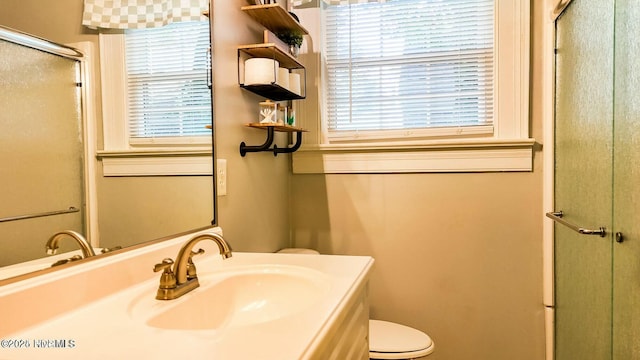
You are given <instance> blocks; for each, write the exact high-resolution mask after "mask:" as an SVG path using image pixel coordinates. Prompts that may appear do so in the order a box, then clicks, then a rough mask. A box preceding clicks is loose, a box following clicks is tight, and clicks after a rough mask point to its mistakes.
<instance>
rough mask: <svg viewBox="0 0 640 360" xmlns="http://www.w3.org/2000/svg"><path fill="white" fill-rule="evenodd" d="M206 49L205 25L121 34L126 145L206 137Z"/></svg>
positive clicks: (208, 100)
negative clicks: (125, 87)
mask: <svg viewBox="0 0 640 360" xmlns="http://www.w3.org/2000/svg"><path fill="white" fill-rule="evenodd" d="M209 43H210V42H209V23H208V22H207V21H201V22H177V23H173V24H170V25H167V26H163V27H159V28H150V29H137V30H127V31H126V35H125V54H126V76H127V90H126V91H127V99H128V118H129V137H130V142H133V143H135V142H140V143H145V140H146V142H156V140H154V139H158V138H160V139H167V138H172V137H173V138H175V137H179V138H183V139H184V137H194V136H210V135H211V130H209V129H207V128H206V127H205V126H206V125H210V124H211V93H210V90H209V87H208V84H207V79H208V75H207V74H208V64H209V59H208V49H209Z"/></svg>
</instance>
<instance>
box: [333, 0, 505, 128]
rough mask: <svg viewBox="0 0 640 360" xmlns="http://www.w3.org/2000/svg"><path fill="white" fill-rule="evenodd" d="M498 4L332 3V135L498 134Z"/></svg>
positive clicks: (424, 0) (477, 0)
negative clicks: (386, 132) (449, 130)
mask: <svg viewBox="0 0 640 360" xmlns="http://www.w3.org/2000/svg"><path fill="white" fill-rule="evenodd" d="M493 9H494V1H493V0H386V1H376V2H364V3H362V2H361V3H358V2H357V1H341V2H339V3H338V4H337V5H327V6H326V8H325V10H324V11H323V14H324V19H323V23H324V27H323V29H324V35H323V36H324V39H325V43H324V47H325V48H324V56H325V59H324V61H325V70H326V73H325V74H326V77H325V80H326V82H327V88H326V91H325V98H326V108H325V109H326V114H325V116H326V117H327V126H328V131H329V136H330V137H332V136H336V137H339V136H342V135H341V133H344V132H354V131H357V132H359V133H360V134H362V132H363V131H364V132H366V131H368V130H372V131H379V130H393V129H412V131H411V132H406V133H407V134H409V133H411V134H417V133H418V132H416V131H419V130H420V129H433V128H439V129H442V128H455V129H457V130H456V132H455V133H461V131H460V129H462V128H468V127H482V128H484V129H485V130H486V129H487V128H488V129H489V130H488V131H489V132H490V131H492V129H493V127H492V125H493V113H494V76H493V69H494V46H493V42H494V10H493ZM414 130H415V131H414Z"/></svg>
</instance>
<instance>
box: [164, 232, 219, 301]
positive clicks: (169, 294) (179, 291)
mask: <svg viewBox="0 0 640 360" xmlns="http://www.w3.org/2000/svg"><path fill="white" fill-rule="evenodd" d="M202 240H213V241H214V242H215V243H216V245H218V249H219V250H220V255H222V258H223V259H228V258H230V257H231V247H229V244H228V243H227V242H226V241H225V240H224V239H223V238H222V236H220V235H218V234H215V233H213V234H201V235H198V236H195V237H193V238H191V239H190V240H189V241H187V242H186V243H185V244H184V245H182V248H180V251H179V252H178V256H177V257H176V261H175V264H174V262H173V260H171V259H170V258H166V259H164V260H162V262H161V263H159V264H156V265H155V266H154V267H153V271H155V272H158V271H160V270H163V272H162V275H161V276H160V287H159V288H158V293H157V294H156V299H158V300H172V299H177V298H179V297H180V296H182V295H184V294H186V293H188V292H189V291H191V290H193V289H195V288H197V287H198V286H200V283H199V282H198V274H197V273H196V266H195V264H194V263H193V260H192V257H193V256H195V255H198V254H203V253H204V250H202V249H198V251H192V249H193V247H194V246H195V245H196V244H197V243H199V242H200V241H202ZM172 266H173V269H172Z"/></svg>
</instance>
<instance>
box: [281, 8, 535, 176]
mask: <svg viewBox="0 0 640 360" xmlns="http://www.w3.org/2000/svg"><path fill="white" fill-rule="evenodd" d="M296 15H298V16H299V17H300V18H301V21H302V22H303V23H304V24H305V27H306V28H307V29H308V30H309V32H310V35H311V37H312V39H313V42H312V45H313V49H311V48H309V41H306V42H305V44H304V45H303V49H302V55H301V56H302V58H301V60H302V62H303V63H304V64H306V65H307V76H308V78H307V86H308V88H307V99H305V100H302V101H296V102H294V103H295V107H296V114H297V121H298V125H299V126H301V127H303V128H306V129H308V130H309V133H305V134H304V138H303V145H302V147H301V148H300V149H299V150H298V151H297V152H295V153H294V154H293V156H292V159H293V172H294V173H297V174H309V173H311V174H313V173H316V174H322V173H421V172H487V171H532V170H533V148H534V144H535V140H534V139H532V138H530V137H529V123H530V121H529V66H530V65H529V64H530V59H529V56H530V49H529V46H530V4H529V1H528V0H496V1H495V26H494V28H495V42H494V44H495V51H496V54H495V65H494V66H495V70H494V74H496V81H495V85H494V88H495V96H494V98H495V106H496V108H495V118H494V124H493V125H494V131H493V133H492V134H488V135H487V134H477V135H475V136H474V135H473V134H471V135H466V136H457V135H456V134H453V135H451V134H450V133H442V134H439V135H440V136H436V137H434V138H432V139H421V140H420V139H416V140H401V139H398V138H395V139H386V140H384V139H373V140H366V141H358V140H355V141H354V140H352V141H333V142H330V141H329V140H328V139H327V137H326V136H324V134H325V128H326V127H325V126H324V124H323V123H322V118H323V116H324V115H323V114H322V110H321V109H323V108H324V107H323V106H322V105H321V104H322V100H323V99H322V92H321V91H317V89H314V88H313V87H314V86H318V87H319V88H322V86H324V85H323V84H324V83H325V82H324V81H322V76H323V74H322V65H321V56H320V55H319V53H320V50H319V49H321V48H322V45H321V44H320V42H321V41H322V39H321V28H320V26H321V25H320V22H321V20H320V16H321V15H320V10H319V9H298V10H296ZM435 131H437V130H435Z"/></svg>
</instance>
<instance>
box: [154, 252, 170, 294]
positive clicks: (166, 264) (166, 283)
mask: <svg viewBox="0 0 640 360" xmlns="http://www.w3.org/2000/svg"><path fill="white" fill-rule="evenodd" d="M172 265H173V260H172V259H170V258H165V259H163V260H162V262H161V263H159V264H156V265H155V266H154V267H153V271H154V272H158V271H160V270H163V271H162V275H161V276H160V289H173V288H175V287H176V275H175V274H174V273H173V271H172V270H171V266H172Z"/></svg>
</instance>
